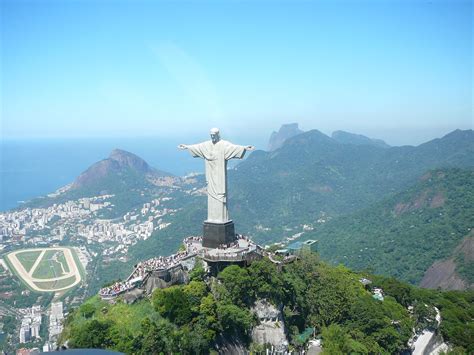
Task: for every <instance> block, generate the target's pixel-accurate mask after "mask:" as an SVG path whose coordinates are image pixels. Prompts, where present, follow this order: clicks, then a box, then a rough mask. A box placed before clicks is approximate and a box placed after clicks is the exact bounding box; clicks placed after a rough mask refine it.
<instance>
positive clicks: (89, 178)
mask: <svg viewBox="0 0 474 355" xmlns="http://www.w3.org/2000/svg"><path fill="white" fill-rule="evenodd" d="M127 171H129V172H133V173H135V174H137V176H140V177H142V178H144V179H146V176H156V177H161V176H170V174H168V173H165V172H161V171H158V170H155V169H153V168H152V167H150V166H149V165H148V163H147V162H146V161H145V160H143V159H142V158H140V157H139V156H138V155H135V154H133V153H130V152H127V151H126V150H122V149H114V150H112V152H110V155H109V157H108V158H106V159H103V160H100V161H98V162H97V163H94V164H92V165H91V166H90V167H89V168H88V169H87V170H86V171H84V172H83V173H82V174H81V175H79V176H78V177H77V178H76V180H75V181H74V183H73V185H72V188H73V189H78V188H81V187H87V186H93V185H94V186H95V185H97V184H99V185H100V184H101V182H102V181H105V180H104V179H106V178H110V177H112V176H114V179H115V180H117V179H119V180H120V179H123V173H125V172H127Z"/></svg>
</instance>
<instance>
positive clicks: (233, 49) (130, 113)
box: [0, 0, 473, 145]
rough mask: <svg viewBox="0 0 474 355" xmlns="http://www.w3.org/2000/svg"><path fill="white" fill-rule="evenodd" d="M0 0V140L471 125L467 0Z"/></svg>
mask: <svg viewBox="0 0 474 355" xmlns="http://www.w3.org/2000/svg"><path fill="white" fill-rule="evenodd" d="M0 6H1V17H2V21H1V32H2V41H1V42H2V44H1V49H2V54H1V56H2V64H1V67H2V80H1V101H2V107H1V111H0V114H1V125H0V130H1V131H0V137H1V138H2V139H12V138H13V139H18V138H48V137H49V138H53V137H54V138H59V137H62V138H73V137H91V138H92V137H96V138H99V137H111V138H118V137H123V136H127V137H143V136H161V137H185V138H186V137H195V136H196V137H203V138H202V139H205V137H207V133H208V130H209V128H211V127H213V126H217V127H219V128H220V129H221V131H222V132H223V135H224V136H227V137H248V139H250V140H252V139H257V138H258V137H265V139H268V136H269V134H270V133H271V132H272V131H273V130H277V129H278V128H279V127H280V125H281V124H283V123H287V122H299V123H300V127H301V128H302V129H303V130H310V129H318V130H320V131H322V132H324V133H326V134H329V135H330V134H331V132H332V131H335V130H345V131H349V132H354V133H357V134H363V135H366V136H369V137H373V138H379V139H383V140H385V141H386V142H387V143H388V144H390V145H405V144H410V145H417V144H420V143H422V142H425V141H427V140H430V139H433V138H437V137H441V136H443V135H445V134H447V133H449V132H450V131H453V130H455V129H457V128H459V129H469V128H471V129H472V127H473V116H472V27H471V24H472V2H470V1H462V0H456V1H447V0H438V1H430V2H428V1H422V0H418V1H410V2H406V1H402V0H399V1H396V0H393V1H383V2H380V1H336V2H330V1H313V2H311V1H310V2H306V1H291V2H290V1H257V2H246V1H242V2H241V1H231V2H226V3H217V2H214V1H200V2H194V1H183V2H178V3H174V2H168V1H156V2H149V1H138V2H131V1H120V2H113V3H112V2H98V1H74V2H61V1H54V0H52V1H41V2H31V1H22V0H20V1H11V0H4V1H2V2H1V4H0Z"/></svg>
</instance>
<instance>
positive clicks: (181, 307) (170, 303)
mask: <svg viewBox="0 0 474 355" xmlns="http://www.w3.org/2000/svg"><path fill="white" fill-rule="evenodd" d="M152 302H153V306H154V308H155V309H156V310H157V311H158V312H159V313H160V314H161V315H162V316H164V317H166V318H168V319H169V320H170V321H171V322H173V323H176V324H177V325H183V324H186V323H187V322H189V321H190V320H191V319H192V311H191V304H190V302H189V298H188V295H187V294H186V293H185V292H184V289H183V287H182V286H171V287H169V288H166V289H157V290H155V291H154V292H153V296H152Z"/></svg>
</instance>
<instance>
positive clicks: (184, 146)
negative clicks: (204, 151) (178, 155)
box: [178, 144, 188, 149]
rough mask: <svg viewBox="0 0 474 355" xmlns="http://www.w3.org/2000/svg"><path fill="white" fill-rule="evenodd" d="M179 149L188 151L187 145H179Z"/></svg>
mask: <svg viewBox="0 0 474 355" xmlns="http://www.w3.org/2000/svg"><path fill="white" fill-rule="evenodd" d="M178 148H179V149H188V147H187V146H186V144H180V145H178Z"/></svg>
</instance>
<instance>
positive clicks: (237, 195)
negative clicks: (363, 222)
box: [229, 130, 474, 241]
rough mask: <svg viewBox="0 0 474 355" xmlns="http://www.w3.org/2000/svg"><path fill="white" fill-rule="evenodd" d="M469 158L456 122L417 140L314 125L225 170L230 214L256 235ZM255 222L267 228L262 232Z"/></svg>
mask: <svg viewBox="0 0 474 355" xmlns="http://www.w3.org/2000/svg"><path fill="white" fill-rule="evenodd" d="M473 166H474V133H473V131H472V130H467V131H461V130H456V131H454V132H451V133H450V134H448V135H446V136H444V137H443V138H440V139H434V140H432V141H429V142H427V143H424V144H422V145H419V146H417V147H413V146H404V147H390V148H381V147H378V146H374V145H354V144H342V143H340V142H338V141H337V140H335V139H333V138H331V137H328V136H327V135H325V134H323V133H321V132H320V131H317V130H312V131H308V132H305V133H302V134H299V135H297V136H294V137H292V138H289V139H288V140H287V141H286V142H285V143H284V144H283V146H282V147H281V148H280V149H277V150H276V151H273V152H263V151H256V152H254V153H253V154H252V155H251V156H250V157H249V158H248V159H247V160H246V161H244V162H243V163H242V164H240V165H239V166H238V167H237V169H236V170H235V171H233V172H232V173H231V174H230V177H229V181H230V182H229V189H230V191H229V195H230V198H229V201H230V209H231V216H232V217H233V218H234V220H235V222H236V223H237V224H238V225H239V227H240V228H243V229H244V231H245V232H247V233H250V234H252V235H257V236H258V238H260V240H261V241H271V240H274V239H275V238H279V237H282V236H284V235H288V232H285V231H284V230H283V229H282V227H285V228H286V229H288V228H294V227H296V226H297V225H298V224H301V223H313V222H315V221H317V220H318V219H319V218H321V217H323V216H326V217H336V216H339V215H343V214H347V213H351V212H355V211H357V210H361V209H363V208H365V207H368V206H370V205H371V204H373V203H376V202H378V201H380V200H382V199H383V198H385V197H386V196H387V195H389V194H393V193H396V192H399V191H402V190H404V189H406V188H408V187H409V186H410V185H412V184H414V183H415V182H416V181H417V179H418V178H419V177H420V176H421V175H423V174H424V173H425V172H426V171H428V170H430V169H436V168H443V167H459V168H466V167H473ZM256 225H262V226H264V227H267V228H270V230H269V231H268V233H264V232H259V231H258V230H256V229H255V226H256Z"/></svg>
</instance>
